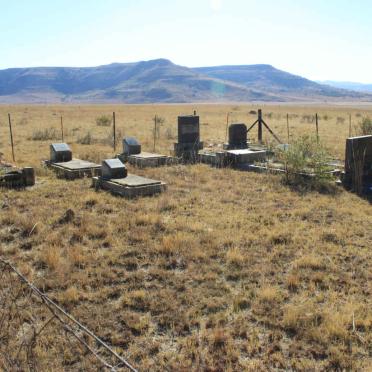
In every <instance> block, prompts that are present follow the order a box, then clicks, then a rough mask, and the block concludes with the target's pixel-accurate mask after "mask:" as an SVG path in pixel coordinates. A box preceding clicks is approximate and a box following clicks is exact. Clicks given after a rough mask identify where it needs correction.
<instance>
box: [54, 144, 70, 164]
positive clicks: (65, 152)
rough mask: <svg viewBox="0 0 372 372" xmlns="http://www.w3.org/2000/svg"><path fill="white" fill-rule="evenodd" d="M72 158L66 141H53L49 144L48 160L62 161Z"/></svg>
mask: <svg viewBox="0 0 372 372" xmlns="http://www.w3.org/2000/svg"><path fill="white" fill-rule="evenodd" d="M70 160H72V151H71V149H70V147H69V145H68V144H67V143H53V144H51V145H50V161H51V162H52V163H64V162H67V161H70Z"/></svg>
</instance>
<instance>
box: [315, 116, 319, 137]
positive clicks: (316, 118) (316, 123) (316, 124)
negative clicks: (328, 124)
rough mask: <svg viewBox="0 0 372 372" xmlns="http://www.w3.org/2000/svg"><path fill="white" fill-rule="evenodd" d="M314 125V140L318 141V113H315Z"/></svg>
mask: <svg viewBox="0 0 372 372" xmlns="http://www.w3.org/2000/svg"><path fill="white" fill-rule="evenodd" d="M315 126H316V140H317V142H319V123H318V113H316V114H315Z"/></svg>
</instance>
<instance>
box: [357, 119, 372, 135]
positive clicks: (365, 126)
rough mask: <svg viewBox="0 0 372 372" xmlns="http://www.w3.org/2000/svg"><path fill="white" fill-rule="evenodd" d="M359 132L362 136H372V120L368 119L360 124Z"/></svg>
mask: <svg viewBox="0 0 372 372" xmlns="http://www.w3.org/2000/svg"><path fill="white" fill-rule="evenodd" d="M357 132H358V134H360V135H361V136H368V135H372V119H371V118H369V117H366V118H364V119H363V120H362V121H361V122H359V124H358V128H357Z"/></svg>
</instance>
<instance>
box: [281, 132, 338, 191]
mask: <svg viewBox="0 0 372 372" xmlns="http://www.w3.org/2000/svg"><path fill="white" fill-rule="evenodd" d="M277 156H278V158H279V159H280V160H281V161H283V163H284V165H285V182H286V183H287V184H290V185H294V186H304V187H310V188H316V189H319V188H322V187H323V186H324V185H325V184H326V183H327V182H329V181H330V180H331V179H332V178H333V177H332V174H331V173H330V171H331V170H332V168H331V167H330V166H329V165H328V163H329V161H330V156H329V154H328V151H327V150H326V148H325V147H324V146H323V145H322V144H321V143H320V142H318V140H317V138H316V137H312V136H303V137H300V138H299V139H297V140H296V141H295V142H294V143H293V144H291V145H290V146H289V147H288V148H287V149H284V150H279V153H278V154H277Z"/></svg>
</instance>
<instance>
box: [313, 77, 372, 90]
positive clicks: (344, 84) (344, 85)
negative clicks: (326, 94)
mask: <svg viewBox="0 0 372 372" xmlns="http://www.w3.org/2000/svg"><path fill="white" fill-rule="evenodd" d="M319 83H320V84H327V85H330V86H332V87H335V88H341V89H349V90H355V91H357V92H365V93H372V84H362V83H354V82H350V81H332V80H327V81H319Z"/></svg>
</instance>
